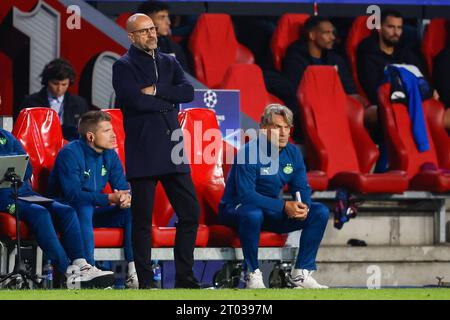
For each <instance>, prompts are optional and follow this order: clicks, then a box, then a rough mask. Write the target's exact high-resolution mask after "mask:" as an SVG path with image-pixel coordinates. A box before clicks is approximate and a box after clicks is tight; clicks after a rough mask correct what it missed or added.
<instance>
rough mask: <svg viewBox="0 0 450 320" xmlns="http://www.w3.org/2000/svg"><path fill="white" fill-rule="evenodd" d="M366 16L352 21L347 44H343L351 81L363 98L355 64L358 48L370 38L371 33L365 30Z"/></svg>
mask: <svg viewBox="0 0 450 320" xmlns="http://www.w3.org/2000/svg"><path fill="white" fill-rule="evenodd" d="M367 19H368V16H361V17H356V19H355V20H354V21H353V23H352V26H351V28H350V30H349V32H348V35H347V42H346V43H345V51H346V52H347V56H348V59H349V62H350V70H351V72H352V77H353V81H354V82H355V84H356V88H357V89H358V93H359V94H360V95H362V96H363V97H366V94H365V93H364V90H363V89H362V87H361V83H360V82H359V79H358V71H357V67H356V66H357V63H356V53H357V50H358V46H359V44H360V43H361V41H362V40H364V39H365V38H367V37H368V36H370V34H371V33H372V31H371V30H370V29H369V28H367Z"/></svg>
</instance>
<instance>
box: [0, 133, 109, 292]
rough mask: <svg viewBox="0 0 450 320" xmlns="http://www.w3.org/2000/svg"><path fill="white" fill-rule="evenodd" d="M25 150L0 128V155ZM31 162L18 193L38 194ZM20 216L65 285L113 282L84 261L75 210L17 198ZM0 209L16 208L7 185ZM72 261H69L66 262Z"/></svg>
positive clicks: (12, 211) (0, 192)
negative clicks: (60, 275)
mask: <svg viewBox="0 0 450 320" xmlns="http://www.w3.org/2000/svg"><path fill="white" fill-rule="evenodd" d="M19 154H25V151H24V150H23V148H22V146H21V145H20V142H19V141H18V140H17V139H16V138H15V137H14V136H13V135H12V134H11V133H9V132H8V131H5V130H3V129H0V156H8V155H19ZM31 174H32V168H31V165H30V164H29V163H28V167H27V171H26V173H25V177H21V178H23V184H22V185H21V186H20V188H19V190H18V191H19V196H20V197H27V196H33V195H38V194H37V193H36V192H34V191H33V190H32V189H31V185H30V178H31ZM17 205H18V206H19V211H20V220H21V221H25V222H26V223H27V225H28V227H29V228H30V229H31V231H32V232H33V235H34V236H35V237H36V240H37V243H38V245H39V247H41V248H42V250H43V251H44V253H45V255H46V256H47V258H48V259H50V260H51V262H52V264H53V265H54V266H55V268H56V270H58V271H59V272H61V273H63V274H65V275H66V278H67V286H68V288H72V289H74V288H84V287H109V286H111V285H113V283H114V275H113V273H112V272H110V271H101V270H99V269H97V268H96V267H95V266H93V265H90V264H88V263H87V261H86V259H85V255H84V248H83V241H82V239H81V230H80V225H79V223H78V219H77V215H76V212H75V211H74V210H73V208H71V207H70V206H67V205H63V204H61V203H59V202H56V201H53V202H51V201H49V202H42V203H32V202H28V201H24V200H18V203H17ZM0 211H3V212H8V213H10V214H12V215H14V214H15V212H16V207H15V203H14V197H13V192H12V190H11V189H10V188H2V189H0ZM52 219H55V221H56V222H57V227H58V231H59V232H60V233H61V241H60V240H59V239H58V235H57V234H56V231H55V226H54V225H53V221H52ZM70 263H72V265H71V264H70Z"/></svg>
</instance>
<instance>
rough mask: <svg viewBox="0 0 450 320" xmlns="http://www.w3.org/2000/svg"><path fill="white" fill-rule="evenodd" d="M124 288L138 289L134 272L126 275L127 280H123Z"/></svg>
mask: <svg viewBox="0 0 450 320" xmlns="http://www.w3.org/2000/svg"><path fill="white" fill-rule="evenodd" d="M125 288H128V289H139V281H138V276H137V273H136V272H133V273H132V274H130V275H128V277H127V279H126V280H125Z"/></svg>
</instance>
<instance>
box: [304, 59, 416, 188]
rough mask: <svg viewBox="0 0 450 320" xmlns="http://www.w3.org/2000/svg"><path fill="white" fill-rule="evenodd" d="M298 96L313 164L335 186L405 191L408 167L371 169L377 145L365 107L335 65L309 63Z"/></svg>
mask: <svg viewBox="0 0 450 320" xmlns="http://www.w3.org/2000/svg"><path fill="white" fill-rule="evenodd" d="M324 83H326V84H327V85H326V86H324V85H323V84H324ZM297 97H298V100H299V106H301V107H300V114H301V116H302V117H303V123H304V124H305V125H304V130H305V137H306V141H305V142H306V150H307V153H308V159H309V163H310V167H311V168H313V169H314V170H316V169H319V170H321V171H323V172H325V173H326V174H327V176H328V178H329V179H330V184H331V186H332V187H344V188H346V189H348V190H350V191H353V192H360V193H402V192H403V191H405V190H406V188H407V186H408V181H407V177H406V174H405V173H404V172H401V171H398V172H388V173H383V174H371V173H370V171H371V169H372V168H373V167H374V165H375V163H376V160H377V159H378V156H379V152H378V149H377V147H376V145H375V144H374V143H373V142H372V140H371V139H370V137H369V135H368V133H367V131H366V130H365V128H364V124H363V114H364V110H363V107H362V106H361V105H360V104H359V103H358V102H357V101H356V100H355V99H353V98H351V97H349V96H347V95H346V94H345V92H344V89H343V88H342V84H341V81H340V79H339V76H338V74H337V72H336V69H335V68H334V67H330V66H310V67H308V68H307V69H306V71H305V74H304V76H303V79H302V81H301V83H300V86H299V88H298V91H297Z"/></svg>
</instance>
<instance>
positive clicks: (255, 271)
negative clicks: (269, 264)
mask: <svg viewBox="0 0 450 320" xmlns="http://www.w3.org/2000/svg"><path fill="white" fill-rule="evenodd" d="M252 273H261V270H259V268H258V269H255V270H254V271H253V272H252Z"/></svg>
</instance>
